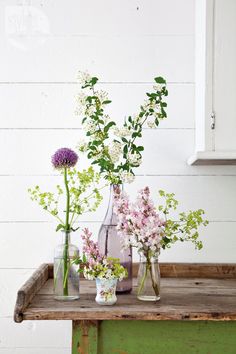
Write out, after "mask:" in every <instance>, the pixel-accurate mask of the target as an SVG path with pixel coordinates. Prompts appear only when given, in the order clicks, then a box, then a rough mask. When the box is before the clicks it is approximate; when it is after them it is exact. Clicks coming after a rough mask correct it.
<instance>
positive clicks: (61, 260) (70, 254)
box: [53, 231, 79, 301]
mask: <svg viewBox="0 0 236 354" xmlns="http://www.w3.org/2000/svg"><path fill="white" fill-rule="evenodd" d="M78 256H79V250H78V248H77V247H76V246H75V245H72V244H71V241H70V232H68V231H67V232H66V231H63V232H62V243H61V244H60V245H58V246H57V247H56V248H55V254H54V267H53V273H54V298H55V299H56V300H63V301H70V300H76V299H78V298H79V273H78V268H79V266H78V265H76V264H74V262H73V259H74V258H75V257H78Z"/></svg>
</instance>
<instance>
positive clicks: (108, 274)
mask: <svg viewBox="0 0 236 354" xmlns="http://www.w3.org/2000/svg"><path fill="white" fill-rule="evenodd" d="M91 236H92V233H91V232H90V231H89V230H88V229H87V228H86V229H84V230H83V234H82V239H83V252H84V255H83V260H82V261H81V259H77V260H75V263H77V264H80V263H82V262H83V274H84V277H85V278H86V279H88V280H94V279H95V280H96V287H97V295H96V298H95V300H96V302H97V303H98V304H99V305H114V304H115V303H116V301H117V297H116V286H117V282H118V281H122V280H123V279H124V278H125V277H127V270H126V269H125V268H124V267H123V266H122V265H121V264H120V261H119V259H116V258H112V257H107V256H105V255H102V254H101V253H100V251H99V249H98V243H97V242H94V241H93V240H92V239H91Z"/></svg>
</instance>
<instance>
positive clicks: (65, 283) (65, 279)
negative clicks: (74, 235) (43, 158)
mask: <svg viewBox="0 0 236 354" xmlns="http://www.w3.org/2000/svg"><path fill="white" fill-rule="evenodd" d="M64 183H65V188H66V221H65V236H66V237H65V246H64V254H63V258H64V267H63V268H64V269H63V295H64V296H68V247H69V232H70V225H69V215H70V191H69V186H68V180H67V168H66V167H65V168H64Z"/></svg>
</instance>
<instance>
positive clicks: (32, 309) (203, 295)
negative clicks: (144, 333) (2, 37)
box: [14, 264, 236, 354]
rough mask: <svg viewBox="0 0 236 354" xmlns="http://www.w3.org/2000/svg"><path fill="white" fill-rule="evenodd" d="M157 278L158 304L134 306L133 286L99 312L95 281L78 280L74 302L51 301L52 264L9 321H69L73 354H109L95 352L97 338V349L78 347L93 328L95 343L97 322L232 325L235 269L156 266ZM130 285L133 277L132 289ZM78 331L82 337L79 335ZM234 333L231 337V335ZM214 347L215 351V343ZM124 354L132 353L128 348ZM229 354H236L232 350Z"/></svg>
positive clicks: (22, 295) (23, 294)
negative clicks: (159, 278)
mask: <svg viewBox="0 0 236 354" xmlns="http://www.w3.org/2000/svg"><path fill="white" fill-rule="evenodd" d="M136 271H137V266H134V273H135V272H136ZM161 273H162V279H161V300H160V301H159V302H153V303H152V302H144V301H139V300H138V299H137V298H136V295H135V286H134V290H133V292H132V293H131V294H125V295H118V301H117V303H116V305H115V306H105V307H103V306H99V305H97V304H96V302H95V295H96V289H95V282H92V281H87V280H84V279H82V280H81V285H80V289H81V290H80V294H81V295H80V299H79V300H76V301H72V302H61V301H56V300H54V298H53V279H52V276H53V269H52V265H48V264H44V265H42V266H41V267H40V268H39V269H38V270H37V271H36V272H35V273H34V274H33V276H32V277H31V278H30V279H29V281H28V282H26V284H25V285H23V287H22V288H21V289H20V290H19V291H18V296H17V301H16V307H15V314H14V319H15V321H16V322H22V321H23V320H72V321H73V329H74V331H73V343H74V342H76V344H73V348H74V349H72V353H109V350H110V349H108V351H104V350H100V349H99V351H98V344H97V343H98V339H96V340H95V342H96V349H94V350H92V349H91V350H90V351H89V346H88V342H86V343H84V342H83V341H82V342H83V343H82V342H81V338H83V340H84V338H87V339H88V336H89V328H91V326H92V328H94V327H96V328H97V329H96V336H95V337H96V338H98V323H101V322H110V323H112V322H113V321H114V320H115V321H116V320H123V321H127V320H133V321H136V322H138V323H140V321H141V322H143V323H144V322H145V321H147V320H148V321H149V320H152V321H155V322H157V321H158V320H159V321H160V322H162V324H163V322H164V321H166V323H169V321H173V323H174V322H176V321H177V322H178V323H179V321H181V322H190V321H195V322H197V321H202V320H205V321H207V322H209V321H211V322H214V321H215V322H216V321H221V322H223V321H229V322H231V321H235V320H236V265H234V264H231V265H220V264H217V265H216V264H161ZM135 282H136V279H135V278H134V284H135ZM123 321H122V323H123ZM234 324H236V322H235V323H234ZM208 327H209V326H208ZM129 328H131V327H129ZM162 328H163V325H162ZM234 330H236V326H235V327H234ZM107 331H108V330H107ZM79 332H81V333H80V334H78V333H79ZM186 333H187V332H186ZM234 333H235V335H236V331H235V332H234ZM75 338H76V339H75ZM78 343H79V344H78ZM81 343H82V344H81ZM90 346H91V344H90ZM217 346H218V347H219V345H218V344H217ZM82 347H83V348H84V349H83V351H82V349H81V351H79V349H78V348H82ZM75 348H76V349H75ZM85 348H87V349H85ZM136 350H137V349H136ZM182 350H183V349H181V351H182ZM189 352H191V351H189ZM114 353H116V352H114ZM117 353H119V352H118V351H117ZM124 353H126V352H124ZM127 353H135V354H136V352H135V351H132V349H130V351H128V352H127ZM137 353H142V351H140V352H139V351H137ZM149 353H154V352H153V351H152V349H150V351H149V352H147V354H149ZM155 353H159V351H157V352H155ZM165 353H168V351H166V352H165ZM183 353H184V352H183ZM191 353H192V352H191ZM199 353H202V352H201V351H199ZM203 353H204V351H203ZM212 353H213V352H212ZM214 353H218V352H217V351H215V352H214ZM224 353H231V351H228V352H227V351H224ZM232 353H236V349H235V352H233V351H232ZM142 354H146V353H142ZM181 354H182V353H181Z"/></svg>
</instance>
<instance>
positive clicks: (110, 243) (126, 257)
mask: <svg viewBox="0 0 236 354" xmlns="http://www.w3.org/2000/svg"><path fill="white" fill-rule="evenodd" d="M117 188H121V189H122V185H115V184H112V185H111V186H110V198H109V204H108V208H107V212H106V215H105V218H104V221H103V223H102V225H101V227H100V230H99V233H98V247H99V251H100V252H101V253H102V254H105V255H106V256H108V257H114V258H119V259H120V263H121V264H122V265H123V266H124V267H125V268H126V269H127V271H128V277H127V278H126V279H124V280H122V281H120V282H118V284H117V290H116V291H117V293H129V292H131V290H132V250H131V248H130V249H128V250H122V249H121V242H120V237H119V236H118V232H117V216H116V214H115V212H114V194H115V190H116V189H117Z"/></svg>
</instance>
